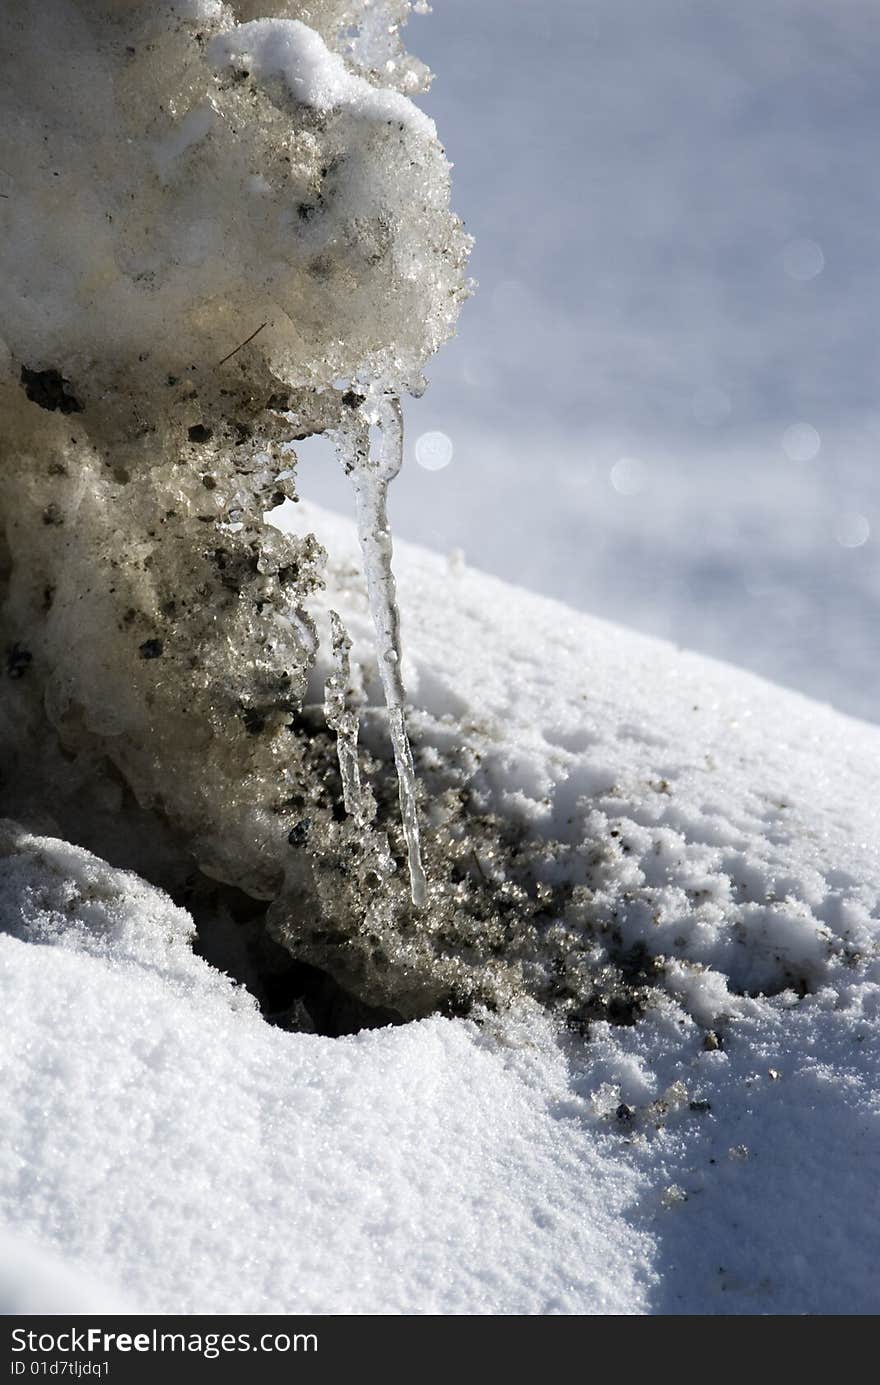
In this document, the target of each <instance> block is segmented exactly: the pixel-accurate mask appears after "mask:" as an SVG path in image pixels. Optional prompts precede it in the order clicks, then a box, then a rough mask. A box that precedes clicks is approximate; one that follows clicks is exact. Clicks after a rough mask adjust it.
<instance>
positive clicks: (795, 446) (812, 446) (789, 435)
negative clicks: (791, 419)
mask: <svg viewBox="0 0 880 1385" xmlns="http://www.w3.org/2000/svg"><path fill="white" fill-rule="evenodd" d="M821 446H822V439H821V438H820V437H819V434H818V433H817V432H816V429H815V428H814V427H813V425H812V424H811V423H793V424H792V425H791V427H790V428H786V430H785V432H784V433H783V435H782V450H783V452H784V453H785V455H786V457H788V459H789V461H792V462H811V461H812V460H813V458H814V457H818V455H819V449H820V448H821Z"/></svg>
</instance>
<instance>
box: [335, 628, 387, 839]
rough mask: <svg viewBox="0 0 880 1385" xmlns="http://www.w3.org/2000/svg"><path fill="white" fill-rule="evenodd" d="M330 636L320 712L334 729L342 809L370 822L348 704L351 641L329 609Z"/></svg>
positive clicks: (370, 805) (371, 808) (354, 719)
mask: <svg viewBox="0 0 880 1385" xmlns="http://www.w3.org/2000/svg"><path fill="white" fill-rule="evenodd" d="M330 638H331V643H332V648H333V668H332V671H331V672H330V674H329V676H328V678H327V682H326V684H325V692H324V713H325V716H326V717H327V725H328V726H329V727H331V729H332V730H333V731H335V732H336V749H337V753H338V755H339V773H340V775H341V778H342V801H343V804H344V805H345V811H346V812H347V813H348V814H350V816H351V817H353V818H354V820H355V821H356V822H357V823H359V824H361V825H365V824H366V823H368V822H370V821H372V818H373V815H374V813H375V811H376V805H375V802H373V801H372V795H368V794H367V792H366V791H365V790H364V787H363V785H362V784H361V771H360V766H359V764H358V750H357V747H358V731H359V729H360V727H359V718H358V713H357V709H356V708H355V707H353V706H351V704H350V700H349V686H350V683H351V658H350V652H351V640H350V639H349V636H348V632H347V631H346V629H345V626H344V625H343V623H342V621H341V619H340V618H339V615H338V614H337V612H336V611H331V612H330Z"/></svg>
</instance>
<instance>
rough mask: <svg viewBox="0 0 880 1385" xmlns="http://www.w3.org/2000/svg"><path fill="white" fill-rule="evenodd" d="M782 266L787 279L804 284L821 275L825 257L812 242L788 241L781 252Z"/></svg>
mask: <svg viewBox="0 0 880 1385" xmlns="http://www.w3.org/2000/svg"><path fill="white" fill-rule="evenodd" d="M782 264H783V267H784V269H785V272H786V274H787V275H788V277H789V279H798V280H800V282H801V283H806V282H807V281H808V280H809V279H815V278H816V277H817V275H819V274H821V273H822V270H823V269H824V268H825V256H824V254H823V253H822V247H821V245H817V243H816V241H814V240H790V241H789V242H788V245H787V246H786V247H785V249H784V250H783V252H782Z"/></svg>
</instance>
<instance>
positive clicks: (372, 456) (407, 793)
mask: <svg viewBox="0 0 880 1385" xmlns="http://www.w3.org/2000/svg"><path fill="white" fill-rule="evenodd" d="M337 447H338V450H339V456H340V460H341V461H342V464H343V467H344V469H345V472H346V474H347V475H348V476H349V478H350V479H351V483H352V486H353V487H354V495H355V507H356V514H357V529H358V538H359V540H360V545H361V552H362V553H363V557H364V577H365V579H366V584H367V597H368V600H369V603H370V613H371V615H372V618H373V627H374V629H375V632H376V653H377V657H378V662H379V674H380V677H381V679H382V688H383V691H384V693H385V705H386V707H387V708H388V726H389V731H390V734H391V744H392V746H393V748H394V762H395V765H396V766H397V782H398V785H399V790H400V814H401V818H402V821H403V835H404V840H405V841H406V850H407V857H408V861H409V878H410V891H411V894H412V902H413V904H415V905H416V906H417V907H418V908H421V907H422V906H423V905H424V904H425V902H426V900H427V895H428V885H427V881H426V879H425V872H424V868H423V866H422V854H421V845H420V841H419V815H418V802H417V796H416V772H415V765H414V764H413V757H412V748H411V746H410V743H409V736H408V735H407V730H406V715H405V710H404V709H405V706H406V689H405V687H404V683H403V673H402V669H401V640H400V612H399V610H398V607H397V589H396V585H395V582H394V573H393V572H392V569H391V555H392V543H391V527H390V524H389V521H388V486H389V484H390V483H391V482H392V481H393V480H394V478H395V476H396V475H397V473H398V472H399V471H400V468H401V464H402V462H403V414H402V411H401V407H400V400H399V398H398V397H397V396H396V395H389V394H384V393H380V392H378V391H376V392H374V393H372V394H371V395H370V396H369V397H368V398H367V399H366V400H365V401H364V403H363V404H362V405H361V406H360V408H358V409H357V410H356V411H355V410H352V418H351V421H350V422H349V424H348V426H347V427H346V428H344V429H340V430H339V432H338V434H337ZM342 753H343V751H342V749H340V763H341V756H342ZM346 753H347V752H346ZM344 782H345V774H344V773H343V784H344Z"/></svg>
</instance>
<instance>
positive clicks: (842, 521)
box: [834, 511, 871, 548]
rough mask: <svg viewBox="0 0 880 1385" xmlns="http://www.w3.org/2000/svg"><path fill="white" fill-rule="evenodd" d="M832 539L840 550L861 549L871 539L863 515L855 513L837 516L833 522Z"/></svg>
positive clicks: (869, 527)
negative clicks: (838, 545) (834, 539)
mask: <svg viewBox="0 0 880 1385" xmlns="http://www.w3.org/2000/svg"><path fill="white" fill-rule="evenodd" d="M834 537H835V538H836V540H837V542H838V543H839V544H840V546H841V548H861V546H862V544H863V543H867V542H868V539H869V538H870V537H871V526H870V524H869V523H868V521H867V520H866V519H865V516H864V515H860V514H856V513H855V511H852V512H851V513H849V514H845V515H838V516H837V519H836V520H835V521H834Z"/></svg>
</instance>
